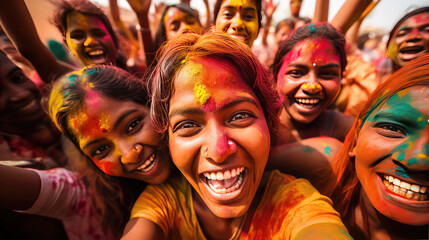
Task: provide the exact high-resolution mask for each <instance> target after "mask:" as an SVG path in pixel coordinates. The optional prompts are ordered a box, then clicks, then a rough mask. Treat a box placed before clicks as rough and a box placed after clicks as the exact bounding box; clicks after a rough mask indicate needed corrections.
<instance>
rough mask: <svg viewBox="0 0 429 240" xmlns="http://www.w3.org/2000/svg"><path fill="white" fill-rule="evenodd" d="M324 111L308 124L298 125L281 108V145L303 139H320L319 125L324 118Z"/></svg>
mask: <svg viewBox="0 0 429 240" xmlns="http://www.w3.org/2000/svg"><path fill="white" fill-rule="evenodd" d="M325 114H326V111H324V112H322V113H321V114H320V116H318V117H317V118H316V119H314V120H313V121H312V122H310V123H300V122H297V121H295V120H294V119H293V118H291V116H290V115H289V113H288V112H287V111H286V110H285V109H284V108H283V109H282V111H281V113H280V117H279V118H280V123H281V126H280V131H279V132H280V134H279V135H280V137H279V139H280V140H281V142H282V143H292V142H297V141H301V140H303V139H307V138H312V137H320V136H321V134H322V133H321V131H320V129H319V128H320V125H321V122H322V121H323V120H324V118H325Z"/></svg>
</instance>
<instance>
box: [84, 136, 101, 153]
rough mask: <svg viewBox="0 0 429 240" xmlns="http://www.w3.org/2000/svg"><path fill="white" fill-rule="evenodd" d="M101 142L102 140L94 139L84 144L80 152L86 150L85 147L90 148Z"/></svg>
mask: <svg viewBox="0 0 429 240" xmlns="http://www.w3.org/2000/svg"><path fill="white" fill-rule="evenodd" d="M102 140H103V139H101V138H98V139H95V140H92V141H89V142H87V143H85V145H84V146H83V147H82V150H84V149H86V148H87V147H89V146H91V145H92V144H95V143H98V142H101V141H102Z"/></svg>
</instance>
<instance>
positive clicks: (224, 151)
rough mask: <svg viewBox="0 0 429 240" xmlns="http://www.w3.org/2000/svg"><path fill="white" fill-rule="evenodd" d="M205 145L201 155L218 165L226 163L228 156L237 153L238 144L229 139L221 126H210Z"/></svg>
mask: <svg viewBox="0 0 429 240" xmlns="http://www.w3.org/2000/svg"><path fill="white" fill-rule="evenodd" d="M207 127H209V128H210V129H208V131H207V133H206V136H205V141H204V145H203V146H202V147H201V155H202V157H204V158H206V159H211V160H212V161H214V162H216V163H222V162H224V161H225V160H226V159H227V158H228V156H230V155H231V154H233V153H235V152H236V151H237V145H236V143H235V142H234V141H233V140H232V139H230V138H228V135H227V133H226V131H225V129H224V128H222V127H220V126H209V125H207Z"/></svg>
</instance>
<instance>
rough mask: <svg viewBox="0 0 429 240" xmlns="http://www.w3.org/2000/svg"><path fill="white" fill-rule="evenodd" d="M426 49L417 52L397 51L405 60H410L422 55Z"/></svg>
mask: <svg viewBox="0 0 429 240" xmlns="http://www.w3.org/2000/svg"><path fill="white" fill-rule="evenodd" d="M425 53H426V51H421V52H418V53H399V54H398V55H399V57H400V58H401V59H403V60H405V61H411V60H413V59H416V58H418V57H420V56H422V55H424V54H425Z"/></svg>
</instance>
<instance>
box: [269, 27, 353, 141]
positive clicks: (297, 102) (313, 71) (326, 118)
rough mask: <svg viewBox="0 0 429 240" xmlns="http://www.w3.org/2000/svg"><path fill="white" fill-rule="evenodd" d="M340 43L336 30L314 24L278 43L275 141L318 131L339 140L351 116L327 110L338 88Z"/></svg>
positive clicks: (342, 42)
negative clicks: (277, 129)
mask: <svg viewBox="0 0 429 240" xmlns="http://www.w3.org/2000/svg"><path fill="white" fill-rule="evenodd" d="M344 45H345V40H344V37H343V35H342V34H340V33H339V32H338V31H337V30H335V28H334V27H332V26H331V25H329V24H326V23H320V24H311V25H308V26H305V27H302V28H299V29H297V30H296V31H295V32H294V33H293V35H292V36H291V38H290V39H288V40H287V41H285V42H283V44H282V46H280V47H279V50H278V51H277V54H276V57H275V59H274V63H273V65H272V70H273V73H274V78H275V79H276V88H277V91H278V93H279V95H280V96H281V97H282V98H283V106H284V108H283V109H282V112H281V114H280V121H281V125H282V126H281V127H280V133H281V134H280V137H279V142H280V143H287V142H295V141H299V140H302V139H306V138H311V137H319V136H328V137H333V138H337V139H338V140H340V141H343V140H344V138H345V136H346V134H347V132H348V130H349V129H350V128H351V125H352V124H353V119H352V118H350V117H347V116H346V115H344V114H342V113H339V112H335V111H330V110H327V108H328V106H329V105H330V104H331V103H332V102H333V101H334V100H335V98H336V96H337V95H338V93H339V91H340V81H341V77H342V73H343V71H344V68H345V66H346V64H347V60H346V53H345V48H344Z"/></svg>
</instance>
